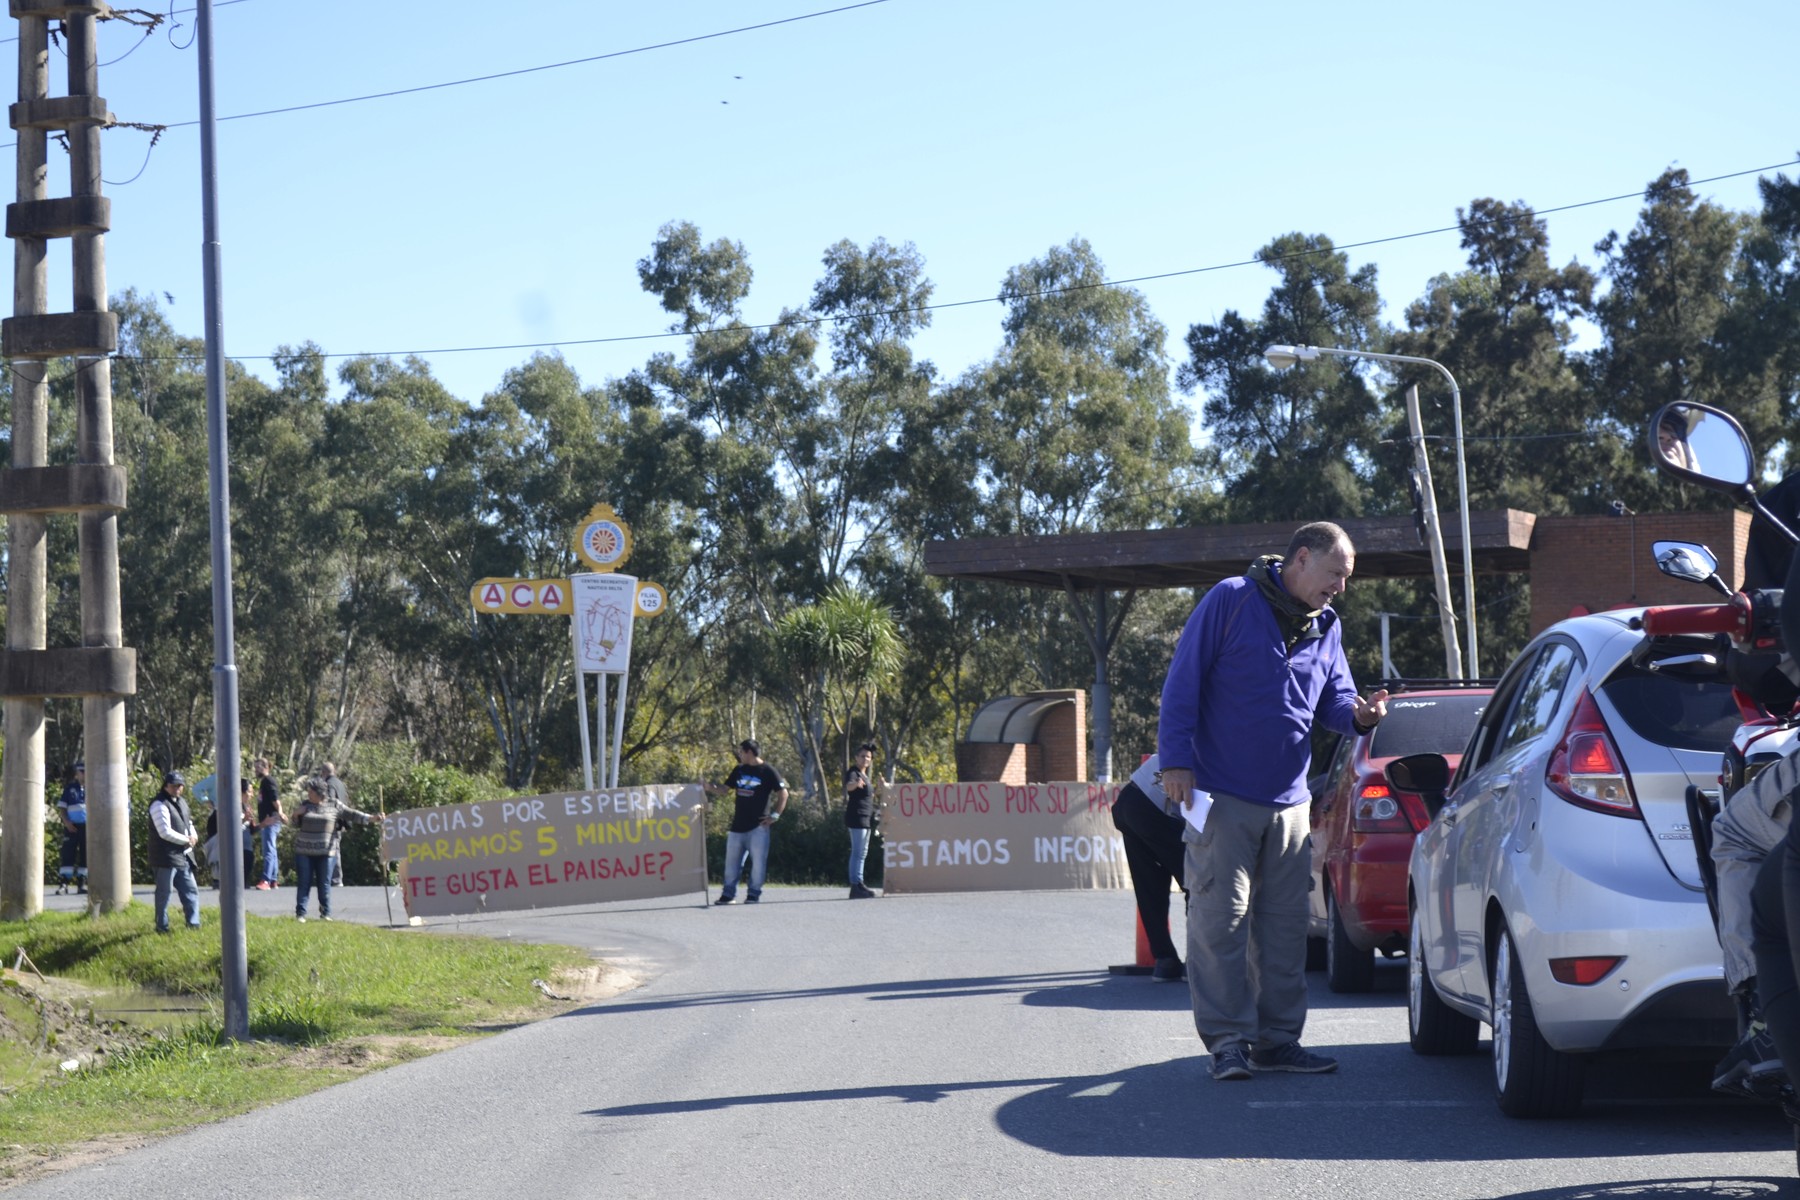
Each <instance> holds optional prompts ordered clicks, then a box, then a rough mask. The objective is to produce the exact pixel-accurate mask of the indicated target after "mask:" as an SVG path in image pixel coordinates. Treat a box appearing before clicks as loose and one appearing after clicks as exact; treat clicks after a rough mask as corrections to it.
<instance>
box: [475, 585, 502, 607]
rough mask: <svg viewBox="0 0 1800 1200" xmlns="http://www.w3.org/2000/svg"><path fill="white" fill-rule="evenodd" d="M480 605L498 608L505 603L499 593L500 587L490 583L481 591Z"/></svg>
mask: <svg viewBox="0 0 1800 1200" xmlns="http://www.w3.org/2000/svg"><path fill="white" fill-rule="evenodd" d="M481 603H482V604H483V605H485V606H486V607H488V608H499V607H500V606H501V605H502V604H505V603H506V596H505V594H504V593H502V592H501V591H500V585H499V584H497V583H490V584H488V585H487V586H486V587H484V588H482V589H481Z"/></svg>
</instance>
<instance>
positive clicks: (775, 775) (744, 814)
mask: <svg viewBox="0 0 1800 1200" xmlns="http://www.w3.org/2000/svg"><path fill="white" fill-rule="evenodd" d="M737 760H738V765H737V769H736V770H734V771H733V772H732V773H731V775H730V777H729V778H728V779H727V780H726V781H725V783H723V784H714V783H709V784H706V785H705V788H706V794H707V795H709V796H716V795H721V794H731V795H735V796H736V797H737V808H736V810H735V811H733V813H732V815H731V826H730V828H729V829H728V830H727V831H726V833H725V882H724V884H723V886H721V887H720V889H719V899H718V903H720V904H735V903H736V902H737V886H738V878H739V876H740V875H742V874H743V870H744V857H745V856H746V855H748V856H749V858H750V887H749V890H748V892H747V893H746V894H745V896H744V903H746V904H755V903H757V902H758V901H759V900H761V899H762V890H763V881H764V880H765V879H766V878H767V877H768V874H769V830H770V829H772V828H773V827H774V825H775V822H776V821H779V820H780V819H781V814H782V811H783V810H784V809H786V808H787V802H788V786H787V781H786V780H784V779H782V777H781V772H779V771H777V770H776V769H775V768H774V767H771V766H770V765H769V764H768V763H766V762H764V761H763V757H762V746H761V744H760V743H758V742H757V740H756V739H755V738H745V739H744V740H743V741H741V742H739V743H738V745H737Z"/></svg>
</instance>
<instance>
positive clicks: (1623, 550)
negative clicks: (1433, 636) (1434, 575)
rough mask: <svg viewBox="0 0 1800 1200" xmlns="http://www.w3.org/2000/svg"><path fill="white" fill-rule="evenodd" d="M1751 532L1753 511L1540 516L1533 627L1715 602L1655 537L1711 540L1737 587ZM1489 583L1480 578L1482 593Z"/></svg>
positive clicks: (1534, 543) (1722, 570)
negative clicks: (1653, 550)
mask: <svg viewBox="0 0 1800 1200" xmlns="http://www.w3.org/2000/svg"><path fill="white" fill-rule="evenodd" d="M1749 533H1750V514H1748V513H1744V512H1735V511H1732V512H1726V511H1720V512H1687V513H1655V514H1650V515H1644V516H1637V517H1539V518H1538V519H1537V525H1536V527H1535V528H1534V529H1533V531H1532V535H1531V632H1532V633H1533V634H1536V633H1537V632H1538V631H1540V630H1542V629H1544V628H1546V627H1547V626H1550V625H1554V624H1555V623H1556V622H1558V621H1560V620H1562V619H1563V618H1564V617H1567V616H1571V615H1573V614H1574V613H1576V612H1580V611H1583V610H1585V611H1587V612H1601V611H1603V610H1605V609H1609V608H1623V607H1628V606H1633V605H1638V604H1706V603H1710V602H1711V601H1712V600H1713V599H1716V598H1717V596H1716V593H1714V592H1713V591H1711V589H1708V588H1704V587H1701V586H1699V585H1697V584H1692V583H1686V582H1683V581H1682V580H1678V579H1670V578H1669V577H1668V576H1666V575H1664V574H1663V573H1662V572H1661V571H1658V570H1657V569H1656V564H1655V563H1654V562H1652V561H1651V558H1650V544H1651V543H1652V542H1657V541H1682V542H1699V543H1701V544H1702V545H1705V546H1707V547H1709V548H1710V549H1711V550H1712V552H1713V553H1714V554H1715V555H1717V556H1718V559H1719V575H1720V576H1721V577H1722V578H1723V579H1724V580H1725V582H1726V583H1728V584H1730V585H1731V586H1732V587H1734V588H1735V587H1737V586H1738V585H1739V584H1740V583H1742V582H1743V576H1744V547H1745V543H1746V541H1747V540H1748V537H1749ZM1489 586H1493V585H1492V584H1490V585H1489ZM1482 590H1483V589H1482V588H1481V584H1480V581H1479V580H1478V581H1477V599H1478V600H1479V599H1480V592H1481V591H1482ZM1458 596H1459V598H1460V592H1458ZM1484 665H1486V664H1484Z"/></svg>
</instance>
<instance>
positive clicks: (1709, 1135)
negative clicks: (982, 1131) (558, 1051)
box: [584, 1046, 1793, 1200]
mask: <svg viewBox="0 0 1800 1200" xmlns="http://www.w3.org/2000/svg"><path fill="white" fill-rule="evenodd" d="M1332 1052H1333V1053H1334V1054H1337V1055H1338V1056H1339V1058H1340V1059H1341V1061H1342V1062H1343V1073H1342V1074H1339V1075H1326V1076H1302V1075H1260V1076H1258V1077H1256V1078H1255V1079H1253V1080H1250V1081H1248V1082H1243V1083H1217V1082H1214V1081H1212V1080H1211V1079H1209V1078H1207V1076H1206V1072H1205V1069H1204V1061H1205V1060H1204V1059H1203V1058H1201V1057H1200V1056H1198V1055H1195V1056H1189V1057H1184V1058H1180V1059H1175V1060H1173V1061H1170V1062H1163V1063H1153V1064H1149V1065H1146V1066H1141V1067H1132V1068H1128V1069H1126V1070H1123V1071H1117V1072H1111V1073H1108V1074H1102V1075H1073V1076H1068V1077H1066V1078H1022V1079H984V1080H960V1081H954V1082H940V1083H929V1084H896V1085H887V1086H882V1085H874V1086H869V1087H856V1088H832V1089H820V1090H816V1091H788V1092H762V1093H745V1094H741V1095H719V1096H702V1097H695V1098H693V1099H689V1100H670V1101H661V1102H657V1103H646V1104H622V1105H615V1106H611V1107H607V1108H599V1109H592V1110H589V1111H588V1112H587V1113H586V1114H584V1115H587V1116H593V1117H642V1116H662V1115H678V1114H684V1113H699V1112H710V1111H719V1110H724V1109H730V1108H735V1107H740V1106H748V1105H787V1104H808V1103H824V1104H843V1103H845V1102H853V1101H858V1100H869V1101H877V1102H880V1101H899V1102H902V1103H905V1104H931V1103H935V1102H937V1101H940V1100H943V1099H946V1098H947V1097H949V1096H951V1095H953V1094H958V1093H968V1092H983V1091H991V1092H994V1093H996V1101H997V1105H998V1107H996V1108H995V1110H994V1116H993V1120H994V1124H995V1126H996V1127H997V1128H998V1129H999V1130H1000V1131H1001V1132H1003V1133H1005V1134H1006V1135H1007V1136H1009V1137H1012V1138H1014V1139H1016V1140H1017V1141H1019V1142H1021V1143H1023V1144H1026V1145H1029V1146H1034V1147H1037V1148H1039V1149H1042V1150H1045V1151H1048V1152H1050V1153H1053V1154H1061V1155H1069V1156H1082V1157H1085V1156H1095V1157H1124V1158H1133V1157H1140V1158H1165V1159H1304V1160H1313V1161H1319V1160H1341V1161H1394V1160H1398V1161H1412V1162H1480V1163H1485V1164H1488V1165H1489V1168H1490V1169H1492V1166H1493V1164H1495V1163H1503V1162H1504V1161H1505V1160H1507V1159H1509V1158H1517V1157H1529V1158H1533V1159H1544V1158H1570V1159H1585V1158H1591V1157H1592V1156H1593V1154H1594V1147H1595V1145H1596V1143H1597V1139H1596V1137H1595V1135H1596V1133H1598V1134H1599V1135H1600V1137H1599V1139H1598V1143H1599V1144H1604V1145H1606V1146H1607V1147H1608V1149H1609V1152H1610V1153H1611V1154H1612V1155H1614V1156H1616V1157H1620V1158H1629V1157H1634V1156H1645V1157H1649V1156H1663V1155H1674V1154H1689V1153H1693V1154H1702V1153H1704V1154H1719V1153H1725V1154H1749V1153H1764V1152H1776V1151H1791V1148H1792V1146H1793V1141H1792V1134H1791V1133H1790V1131H1789V1128H1788V1125H1787V1123H1786V1121H1785V1120H1784V1119H1783V1118H1782V1117H1781V1115H1780V1113H1779V1112H1778V1111H1777V1110H1774V1109H1772V1108H1766V1107H1761V1106H1755V1105H1749V1104H1741V1103H1734V1102H1731V1101H1725V1100H1720V1099H1716V1098H1713V1097H1710V1096H1705V1095H1698V1096H1697V1095H1694V1094H1692V1093H1691V1092H1689V1091H1678V1092H1676V1093H1675V1094H1673V1095H1670V1096H1667V1097H1658V1096H1656V1095H1654V1094H1652V1095H1649V1096H1647V1097H1645V1096H1643V1095H1641V1094H1640V1095H1639V1096H1637V1097H1633V1098H1608V1097H1605V1096H1602V1097H1600V1098H1597V1099H1596V1100H1595V1101H1594V1102H1592V1103H1590V1104H1589V1106H1588V1107H1587V1109H1586V1110H1584V1113H1583V1115H1582V1116H1580V1117H1578V1118H1575V1119H1572V1120H1567V1121H1514V1120H1511V1119H1509V1118H1507V1117H1505V1116H1503V1115H1501V1113H1500V1112H1499V1110H1498V1109H1497V1108H1496V1107H1495V1106H1494V1104H1493V1101H1492V1100H1491V1099H1490V1098H1489V1091H1488V1086H1487V1083H1486V1080H1487V1078H1488V1070H1489V1068H1488V1065H1487V1062H1486V1059H1485V1057H1480V1058H1477V1059H1465V1060H1456V1061H1453V1062H1444V1063H1442V1064H1441V1065H1442V1066H1443V1067H1444V1068H1445V1069H1444V1070H1443V1071H1442V1072H1441V1076H1440V1078H1438V1079H1436V1080H1434V1081H1432V1083H1431V1084H1430V1085H1428V1086H1426V1087H1423V1088H1422V1087H1420V1086H1419V1084H1418V1081H1417V1080H1416V1078H1415V1079H1414V1080H1413V1081H1412V1082H1411V1084H1410V1086H1406V1087H1404V1088H1403V1087H1401V1086H1399V1085H1398V1083H1397V1081H1395V1080H1394V1078H1393V1057H1394V1056H1393V1047H1386V1046H1345V1047H1333V1048H1332ZM1018 1092H1022V1093H1023V1094H1022V1095H1003V1093H1018ZM1389 1096H1392V1097H1396V1098H1394V1099H1385V1098H1384V1097H1389ZM1398 1097H1406V1098H1404V1099H1401V1098H1398ZM1372 1134H1373V1135H1372ZM1494 1182H1495V1184H1496V1190H1495V1193H1494V1194H1495V1195H1497V1196H1498V1195H1510V1193H1505V1192H1503V1191H1501V1189H1502V1188H1504V1187H1505V1182H1504V1177H1503V1176H1502V1178H1499V1179H1496V1180H1495V1181H1494ZM1768 1182H1769V1181H1768V1180H1766V1179H1756V1180H1732V1181H1724V1180H1690V1181H1686V1182H1682V1183H1680V1184H1679V1185H1678V1187H1679V1188H1688V1189H1697V1188H1713V1189H1715V1190H1713V1191H1704V1190H1687V1191H1682V1190H1669V1189H1670V1188H1671V1187H1677V1185H1676V1184H1670V1183H1654V1184H1651V1183H1641V1184H1631V1185H1623V1184H1621V1185H1617V1187H1612V1186H1611V1185H1609V1187H1608V1189H1604V1190H1594V1189H1591V1188H1590V1189H1588V1190H1582V1189H1579V1188H1574V1189H1566V1190H1552V1191H1544V1192H1532V1193H1524V1194H1519V1195H1518V1196H1517V1197H1515V1200H1525V1197H1526V1196H1527V1195H1528V1196H1529V1197H1530V1200H1581V1198H1584V1197H1594V1198H1595V1200H1601V1198H1604V1197H1625V1196H1646V1197H1653V1198H1657V1200H1660V1198H1662V1197H1679V1196H1689V1195H1691V1196H1762V1195H1774V1194H1785V1193H1779V1192H1772V1191H1770V1190H1769V1188H1768V1186H1767V1184H1768ZM1786 1186H1792V1185H1791V1181H1790V1182H1789V1183H1788V1184H1786ZM1631 1187H1635V1188H1639V1189H1644V1190H1639V1191H1635V1192H1634V1191H1630V1190H1624V1189H1627V1188H1631ZM1732 1187H1736V1188H1738V1189H1740V1190H1738V1191H1731V1190H1717V1189H1729V1188H1732ZM1651 1188H1655V1189H1660V1190H1648V1189H1651ZM1746 1189H1747V1190H1746Z"/></svg>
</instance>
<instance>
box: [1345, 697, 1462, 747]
mask: <svg viewBox="0 0 1800 1200" xmlns="http://www.w3.org/2000/svg"><path fill="white" fill-rule="evenodd" d="M1487 702H1488V694H1487V693H1486V692H1485V691H1484V692H1472V693H1470V694H1468V695H1465V696H1408V695H1407V694H1406V693H1404V692H1402V693H1400V694H1399V695H1398V696H1395V697H1394V698H1393V699H1391V700H1389V701H1388V711H1387V716H1385V717H1383V718H1382V720H1381V724H1379V725H1377V726H1376V727H1375V734H1374V736H1373V737H1372V738H1371V739H1370V741H1369V757H1370V758H1399V757H1400V756H1402V755H1405V754H1461V753H1462V751H1463V747H1464V746H1465V745H1467V744H1468V741H1469V734H1470V732H1471V731H1473V730H1474V728H1475V722H1476V721H1477V720H1479V719H1480V717H1481V710H1482V709H1483V708H1486V707H1487Z"/></svg>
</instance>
